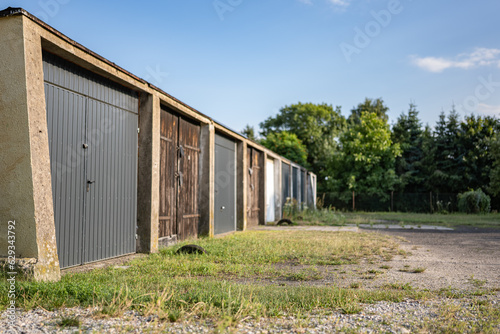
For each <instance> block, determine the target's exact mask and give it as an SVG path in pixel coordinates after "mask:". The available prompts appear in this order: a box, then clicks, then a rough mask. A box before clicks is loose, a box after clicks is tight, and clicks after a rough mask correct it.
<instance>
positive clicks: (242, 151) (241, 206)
mask: <svg viewBox="0 0 500 334" xmlns="http://www.w3.org/2000/svg"><path fill="white" fill-rule="evenodd" d="M247 149H248V147H247V143H246V142H245V141H243V142H238V143H237V148H236V151H237V152H236V162H237V163H236V229H237V230H238V231H245V230H246V229H247V216H248V212H247V205H248V159H247Z"/></svg>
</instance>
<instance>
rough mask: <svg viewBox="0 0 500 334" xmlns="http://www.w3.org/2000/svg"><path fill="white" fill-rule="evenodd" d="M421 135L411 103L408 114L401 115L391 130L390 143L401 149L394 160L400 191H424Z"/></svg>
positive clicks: (415, 111) (414, 109)
mask: <svg viewBox="0 0 500 334" xmlns="http://www.w3.org/2000/svg"><path fill="white" fill-rule="evenodd" d="M423 133H424V131H423V130H422V123H421V122H420V119H419V118H418V111H417V108H416V106H415V105H414V104H412V103H411V104H410V109H409V110H408V114H404V113H403V114H401V115H400V116H399V117H398V120H397V121H396V124H394V126H393V128H392V141H393V142H394V143H398V144H399V145H400V147H401V156H399V157H397V158H396V175H398V177H399V179H400V184H399V186H398V188H399V190H400V191H406V192H410V193H415V192H422V191H424V190H425V189H424V188H423V183H424V178H425V176H424V174H423V173H422V160H423V158H424V151H423V142H424V138H423Z"/></svg>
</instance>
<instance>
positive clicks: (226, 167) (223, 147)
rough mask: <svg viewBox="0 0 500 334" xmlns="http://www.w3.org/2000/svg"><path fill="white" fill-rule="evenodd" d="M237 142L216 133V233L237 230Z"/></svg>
mask: <svg viewBox="0 0 500 334" xmlns="http://www.w3.org/2000/svg"><path fill="white" fill-rule="evenodd" d="M235 152H236V143H235V142H234V141H232V140H229V139H227V138H224V137H222V136H220V135H218V134H215V187H214V188H215V210H214V220H215V223H214V225H215V226H214V227H215V232H214V233H215V234H221V233H226V232H231V231H236V153H235Z"/></svg>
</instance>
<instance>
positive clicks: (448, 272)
mask: <svg viewBox="0 0 500 334" xmlns="http://www.w3.org/2000/svg"><path fill="white" fill-rule="evenodd" d="M258 229H263V230H272V229H280V230H287V229H299V230H317V231H331V232H340V231H349V232H368V233H381V234H386V235H389V236H391V237H393V238H394V239H395V240H396V241H397V242H398V243H399V244H400V248H401V249H403V250H404V251H406V253H407V255H396V256H394V258H393V259H392V260H390V261H382V262H376V263H370V261H363V260H362V261H360V263H359V264H349V265H343V266H316V267H315V269H314V270H316V271H317V272H319V273H320V276H321V277H322V278H320V279H315V280H307V281H290V280H289V279H273V280H271V281H270V282H269V281H268V282H262V283H271V284H287V285H300V284H307V285H336V286H341V287H346V288H348V287H352V286H353V285H354V286H359V287H360V288H364V289H376V288H380V287H384V286H387V285H391V284H397V285H400V286H401V285H405V284H407V285H409V286H411V287H412V288H419V289H429V290H434V291H435V290H440V289H447V288H452V289H457V290H468V291H473V290H478V289H480V288H496V289H498V288H500V229H474V228H456V229H455V230H451V231H438V230H423V229H422V230H420V229H397V228H394V229H393V228H381V229H361V228H359V229H358V228H356V227H328V226H290V227H288V226H280V227H260V228H258ZM285 267H286V268H280V269H284V270H287V271H290V270H291V271H296V272H301V271H302V272H303V271H305V272H307V271H308V270H311V266H288V265H285Z"/></svg>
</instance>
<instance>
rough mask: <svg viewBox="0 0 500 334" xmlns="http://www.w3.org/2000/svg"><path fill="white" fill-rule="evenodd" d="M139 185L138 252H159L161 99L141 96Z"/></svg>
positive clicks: (146, 95)
mask: <svg viewBox="0 0 500 334" xmlns="http://www.w3.org/2000/svg"><path fill="white" fill-rule="evenodd" d="M140 99H141V104H140V109H139V162H138V181H137V182H138V184H137V227H138V229H137V235H138V238H139V239H138V244H137V251H138V252H140V253H155V252H157V251H158V224H159V210H160V209H159V205H160V117H161V116H160V115H161V114H160V99H159V98H158V97H157V96H152V95H149V94H145V93H143V94H141V96H140Z"/></svg>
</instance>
